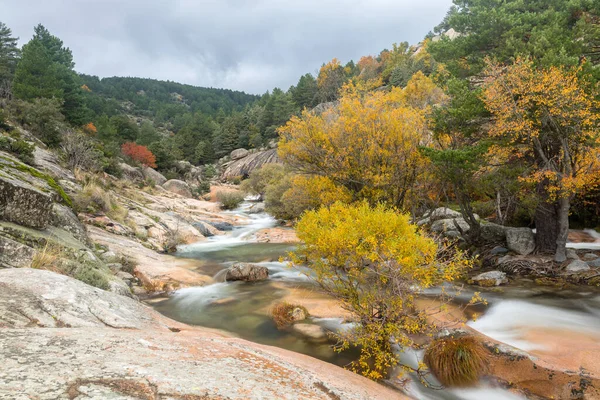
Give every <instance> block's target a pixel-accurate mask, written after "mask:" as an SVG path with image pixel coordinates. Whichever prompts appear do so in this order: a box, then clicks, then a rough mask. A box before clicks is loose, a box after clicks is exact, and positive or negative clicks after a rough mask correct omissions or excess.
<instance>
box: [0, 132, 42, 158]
mask: <svg viewBox="0 0 600 400" xmlns="http://www.w3.org/2000/svg"><path fill="white" fill-rule="evenodd" d="M34 148H35V146H34V145H32V144H29V143H28V142H26V141H24V140H22V139H16V140H15V139H11V138H9V137H7V136H0V150H2V151H7V152H9V153H12V154H14V155H16V156H17V157H18V158H19V159H21V161H23V162H25V163H27V164H31V163H32V162H33V149H34Z"/></svg>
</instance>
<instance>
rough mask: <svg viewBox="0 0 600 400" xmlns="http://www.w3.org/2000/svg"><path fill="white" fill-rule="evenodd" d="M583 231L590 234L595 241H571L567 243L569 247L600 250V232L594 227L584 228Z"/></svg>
mask: <svg viewBox="0 0 600 400" xmlns="http://www.w3.org/2000/svg"><path fill="white" fill-rule="evenodd" d="M583 232H585V233H587V234H588V235H590V236H591V237H592V238H594V239H595V241H594V242H591V243H572V242H569V243H567V247H568V248H571V249H585V250H600V233H598V232H596V231H595V230H594V229H584V230H583Z"/></svg>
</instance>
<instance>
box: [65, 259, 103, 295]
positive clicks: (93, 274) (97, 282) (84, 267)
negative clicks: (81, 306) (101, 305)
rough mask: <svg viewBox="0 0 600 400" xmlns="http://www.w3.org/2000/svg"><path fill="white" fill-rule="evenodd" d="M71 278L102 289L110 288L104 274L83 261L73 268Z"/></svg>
mask: <svg viewBox="0 0 600 400" xmlns="http://www.w3.org/2000/svg"><path fill="white" fill-rule="evenodd" d="M73 278H75V279H77V280H80V281H81V282H83V283H87V284H88V285H90V286H94V287H97V288H99V289H102V290H108V289H110V285H109V283H108V278H107V277H106V274H104V273H102V272H101V271H99V270H98V269H96V268H94V266H93V265H91V264H86V263H83V264H81V265H80V266H79V268H77V270H75V274H74V275H73Z"/></svg>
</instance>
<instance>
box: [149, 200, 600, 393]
mask: <svg viewBox="0 0 600 400" xmlns="http://www.w3.org/2000/svg"><path fill="white" fill-rule="evenodd" d="M248 207H249V205H248V203H245V204H244V205H243V206H242V207H241V208H240V209H238V210H236V211H234V212H233V213H236V214H239V215H242V216H244V217H246V218H248V219H249V221H250V223H249V224H247V225H245V226H242V227H236V228H234V229H233V231H231V232H228V233H227V234H226V235H220V236H214V237H211V238H208V240H206V241H204V242H199V243H195V244H191V245H186V246H182V247H180V249H179V251H178V253H177V254H176V255H177V256H178V257H185V258H190V259H195V260H197V261H198V265H197V269H198V271H201V272H202V273H205V274H209V275H211V276H213V277H214V282H215V283H213V284H211V285H207V286H203V287H192V288H186V289H181V290H178V291H177V292H175V293H174V294H172V295H171V296H170V297H168V298H163V299H154V300H153V301H152V302H151V305H152V306H153V307H154V308H155V309H156V310H158V311H159V312H161V313H163V314H165V315H166V316H168V317H170V318H173V319H175V320H178V321H181V322H184V323H188V324H192V325H200V326H205V327H210V328H216V329H221V330H225V331H228V332H231V333H233V334H235V335H237V336H239V337H242V338H244V339H248V340H251V341H254V342H257V343H262V344H268V345H272V346H278V347H282V348H285V349H288V350H292V351H295V352H299V353H303V354H308V355H310V356H313V357H316V358H319V359H321V360H324V361H327V362H331V363H334V364H337V365H340V366H343V365H346V364H348V363H349V362H350V361H351V360H352V359H355V357H356V353H352V352H350V353H342V354H338V353H336V352H334V351H333V349H332V347H331V345H332V343H330V342H327V341H324V342H323V341H314V340H310V339H307V338H306V337H304V336H302V335H300V334H296V333H294V332H290V331H281V330H278V329H277V328H276V326H275V324H274V323H273V321H272V319H271V318H270V317H269V315H268V310H269V308H270V307H271V306H272V304H273V303H274V302H276V301H278V300H280V299H282V298H283V297H284V296H285V295H286V293H287V292H288V291H289V290H290V289H298V288H300V289H311V288H312V284H311V282H310V279H309V278H308V275H309V274H310V271H309V270H308V269H305V268H294V269H292V268H290V267H289V266H288V265H287V263H285V262H280V261H279V259H280V257H282V256H285V255H286V254H287V253H288V252H289V251H291V250H293V248H294V246H292V245H288V244H270V243H254V242H252V241H251V239H252V235H253V234H254V233H255V232H256V231H258V230H260V229H263V228H270V227H273V226H275V225H276V221H275V220H274V219H273V218H272V217H270V216H269V215H267V214H264V213H262V214H247V213H246V211H247V210H248ZM587 245H588V247H585V244H575V246H572V247H579V248H592V249H595V247H596V246H598V245H599V244H598V243H589V244H587ZM234 262H251V263H255V264H258V265H263V266H266V267H267V268H268V269H269V280H267V281H264V282H256V283H245V282H225V281H224V271H225V269H226V268H228V267H229V266H231V265H232V264H233V263H234ZM438 291H439V289H432V290H430V291H428V292H426V293H425V296H427V295H435V294H436V293H437V292H438ZM474 291H481V292H482V295H483V296H484V297H485V298H486V300H487V301H488V303H489V305H488V306H479V307H475V308H471V309H470V311H471V312H479V313H481V314H482V316H481V317H479V318H478V319H477V320H476V321H474V322H470V323H469V325H470V326H471V327H472V328H474V329H476V330H478V331H480V332H482V333H484V334H485V335H487V336H489V337H491V338H494V339H496V340H499V341H502V342H505V343H508V344H510V345H513V346H515V347H518V348H520V349H523V350H526V351H531V350H543V349H544V347H545V346H547V343H540V342H536V340H535V339H533V340H532V338H531V335H528V333H529V331H530V330H531V329H537V330H544V329H548V330H550V329H551V330H554V331H556V330H559V331H561V332H565V333H566V334H569V333H581V334H586V335H593V336H598V340H600V312H599V311H598V310H600V293H599V292H598V291H594V290H592V289H589V290H582V289H581V288H578V289H576V290H557V289H548V288H541V287H536V286H535V285H533V284H532V283H531V282H530V281H527V280H524V281H523V282H521V284H519V285H518V286H515V285H511V286H507V287H504V288H502V289H500V290H498V289H495V288H493V289H482V288H469V287H467V288H466V289H465V290H464V291H463V292H462V293H461V294H460V295H458V296H457V299H456V301H457V302H458V303H467V302H468V301H469V299H470V298H471V297H472V295H473V292H474ZM314 296H315V297H318V296H319V295H318V294H317V293H316V292H315V293H314ZM310 322H312V323H315V324H318V325H321V326H322V327H324V328H326V329H327V330H339V329H345V328H348V327H349V324H344V323H343V321H342V320H339V319H313V320H311V321H310ZM421 356H422V354H420V353H416V352H410V353H406V354H404V355H403V358H404V360H403V361H405V362H407V363H411V362H412V363H416V362H417V360H418V359H419V358H420V357H421ZM408 389H409V391H410V393H411V394H412V395H413V396H414V397H415V398H418V399H426V400H436V399H449V400H450V399H451V400H455V399H456V400H460V399H463V400H471V399H486V400H488V399H489V400H513V399H518V398H519V397H518V396H516V395H514V394H512V393H509V392H507V391H505V390H502V389H499V388H493V387H487V386H485V384H483V385H482V387H480V388H475V389H468V390H467V389H460V390H433V389H428V388H425V387H423V386H422V385H420V384H417V383H415V382H414V381H413V382H412V383H410V384H409V386H408Z"/></svg>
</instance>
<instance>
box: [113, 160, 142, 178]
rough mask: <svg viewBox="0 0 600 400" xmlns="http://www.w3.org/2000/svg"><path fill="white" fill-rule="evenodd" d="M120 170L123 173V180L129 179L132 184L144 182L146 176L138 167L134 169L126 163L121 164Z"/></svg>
mask: <svg viewBox="0 0 600 400" xmlns="http://www.w3.org/2000/svg"><path fill="white" fill-rule="evenodd" d="M119 168H121V171H122V172H123V178H124V179H127V180H129V181H131V182H140V181H143V180H144V174H142V170H141V169H140V168H138V167H132V166H131V165H129V164H126V163H119Z"/></svg>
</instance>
